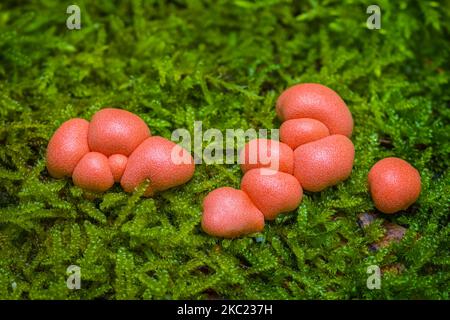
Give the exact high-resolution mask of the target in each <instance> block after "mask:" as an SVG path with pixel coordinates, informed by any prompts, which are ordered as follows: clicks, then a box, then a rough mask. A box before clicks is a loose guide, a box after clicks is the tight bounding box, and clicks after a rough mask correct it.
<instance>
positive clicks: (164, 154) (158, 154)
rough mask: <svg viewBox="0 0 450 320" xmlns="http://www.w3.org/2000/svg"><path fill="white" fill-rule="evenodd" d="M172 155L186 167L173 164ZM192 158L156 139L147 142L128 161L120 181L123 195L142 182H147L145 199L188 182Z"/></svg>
mask: <svg viewBox="0 0 450 320" xmlns="http://www.w3.org/2000/svg"><path fill="white" fill-rule="evenodd" d="M172 152H174V153H176V154H178V155H181V156H182V157H183V158H184V159H185V162H186V163H179V164H176V163H175V162H174V161H173V160H172ZM194 171H195V165H194V159H193V158H192V156H191V155H190V154H189V153H188V152H187V151H186V150H185V149H183V148H181V147H180V146H179V145H177V144H175V143H174V142H172V141H170V140H167V139H165V138H162V137H159V136H153V137H149V138H147V139H146V140H145V141H144V142H142V143H141V144H140V145H139V146H138V147H137V148H136V150H134V152H133V153H132V154H131V155H130V157H129V158H128V164H127V167H126V169H125V172H124V173H123V176H122V179H121V181H120V183H121V185H122V187H123V189H124V190H125V191H126V192H132V191H133V190H134V189H135V188H136V187H137V186H139V185H140V184H141V183H142V182H144V181H145V180H147V179H148V180H149V181H150V185H149V187H148V188H147V190H146V192H145V195H146V196H151V195H152V194H153V193H154V192H155V191H162V190H166V189H169V188H172V187H175V186H178V185H181V184H183V183H186V182H187V181H189V180H190V179H191V178H192V176H193V175H194Z"/></svg>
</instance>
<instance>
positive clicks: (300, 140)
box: [280, 118, 330, 150]
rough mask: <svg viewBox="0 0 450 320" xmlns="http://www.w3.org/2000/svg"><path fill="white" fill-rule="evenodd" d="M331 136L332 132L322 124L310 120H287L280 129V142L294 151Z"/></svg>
mask: <svg viewBox="0 0 450 320" xmlns="http://www.w3.org/2000/svg"><path fill="white" fill-rule="evenodd" d="M329 135H330V131H329V130H328V128H327V127H326V126H325V125H324V124H323V123H322V122H320V121H318V120H315V119H310V118H301V119H291V120H287V121H285V122H283V124H282V125H281V127H280V140H281V141H282V142H284V143H286V144H287V145H288V146H289V147H291V148H292V149H293V150H295V148H297V147H298V146H300V145H302V144H305V143H308V142H313V141H316V140H319V139H322V138H325V137H327V136H329Z"/></svg>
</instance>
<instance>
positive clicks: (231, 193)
mask: <svg viewBox="0 0 450 320" xmlns="http://www.w3.org/2000/svg"><path fill="white" fill-rule="evenodd" d="M202 228H203V230H204V231H205V232H206V233H208V234H209V235H212V236H217V237H224V238H234V237H239V236H242V235H246V234H249V233H254V232H260V231H262V230H263V228H264V215H263V214H262V213H261V211H260V210H258V208H257V207H256V206H255V205H254V204H253V203H252V201H251V200H250V198H249V197H248V196H247V194H246V193H245V192H244V191H242V190H236V189H234V188H229V187H222V188H218V189H216V190H214V191H211V192H210V193H209V194H208V195H207V196H206V197H205V199H204V200H203V215H202Z"/></svg>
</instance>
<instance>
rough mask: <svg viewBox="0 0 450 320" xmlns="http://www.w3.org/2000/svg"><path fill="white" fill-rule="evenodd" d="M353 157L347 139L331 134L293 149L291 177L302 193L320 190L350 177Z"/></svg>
mask: <svg viewBox="0 0 450 320" xmlns="http://www.w3.org/2000/svg"><path fill="white" fill-rule="evenodd" d="M354 157H355V149H354V147H353V143H352V142H351V140H350V139H348V138H347V137H346V136H343V135H338V134H337V135H331V136H328V137H325V138H323V139H320V140H317V141H314V142H310V143H307V144H304V145H301V146H300V147H298V148H297V149H295V151H294V162H295V164H294V176H295V177H296V178H297V179H298V181H299V182H300V184H301V185H302V187H303V189H304V190H308V191H321V190H323V189H325V188H326V187H329V186H332V185H335V184H337V183H338V182H340V181H343V180H345V179H347V178H348V177H349V176H350V173H351V172H352V167H353V159H354Z"/></svg>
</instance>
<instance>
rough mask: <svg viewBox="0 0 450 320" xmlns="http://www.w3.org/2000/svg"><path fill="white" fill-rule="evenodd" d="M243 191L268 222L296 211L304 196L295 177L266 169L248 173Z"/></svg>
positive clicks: (243, 180) (243, 183) (243, 179)
mask: <svg viewBox="0 0 450 320" xmlns="http://www.w3.org/2000/svg"><path fill="white" fill-rule="evenodd" d="M241 189H242V191H244V192H245V193H246V194H247V195H248V196H249V198H250V199H251V200H252V202H253V203H254V204H255V206H256V207H257V208H258V209H259V210H260V211H261V212H262V213H263V214H264V217H265V219H266V220H273V219H275V218H276V217H277V216H278V215H279V214H280V213H284V212H289V211H292V210H295V208H297V207H298V206H299V204H300V202H301V200H302V196H303V189H302V187H301V185H300V183H299V182H298V180H297V179H296V178H295V177H294V176H292V175H290V174H288V173H285V172H280V171H274V170H271V169H266V168H260V169H252V170H250V171H247V173H246V174H245V175H244V177H243V178H242V181H241Z"/></svg>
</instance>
